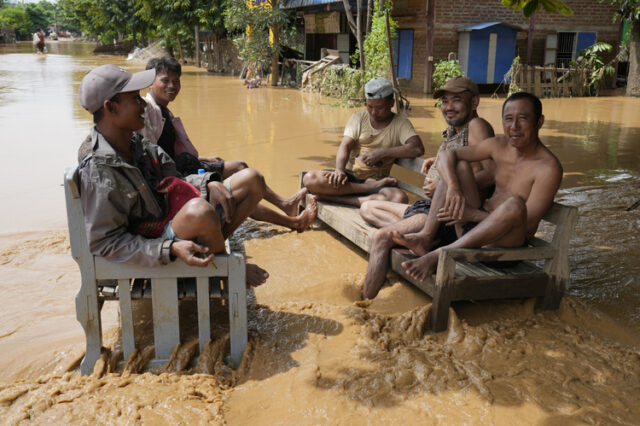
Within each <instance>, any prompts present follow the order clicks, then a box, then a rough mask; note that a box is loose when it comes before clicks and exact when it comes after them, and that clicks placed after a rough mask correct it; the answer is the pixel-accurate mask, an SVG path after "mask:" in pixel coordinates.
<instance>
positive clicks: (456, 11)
mask: <svg viewBox="0 0 640 426" xmlns="http://www.w3.org/2000/svg"><path fill="white" fill-rule="evenodd" d="M393 2H394V10H393V13H392V15H393V18H394V19H395V20H396V22H397V23H398V27H399V28H413V29H414V42H413V75H412V79H411V80H409V81H404V82H403V85H404V86H405V87H408V88H410V89H414V90H422V88H423V86H424V70H425V61H426V58H425V51H426V0H394V1H393ZM565 3H566V4H567V5H568V6H569V7H570V8H571V9H572V10H573V12H574V13H573V16H570V17H565V16H562V15H560V14H557V13H556V14H552V13H548V12H545V11H544V10H540V11H538V13H536V15H535V32H534V34H535V37H534V43H533V55H532V61H533V63H534V64H537V65H542V63H543V61H544V46H545V40H546V36H547V34H551V33H556V32H563V31H569V32H583V31H589V32H593V31H595V32H597V41H606V42H607V43H609V44H611V45H613V46H614V47H616V46H617V45H618V39H619V36H618V35H619V24H618V23H617V22H613V17H614V14H615V11H616V8H615V6H612V5H611V4H610V3H609V2H606V1H605V2H600V1H597V0H565ZM494 21H501V22H504V23H506V24H511V25H518V26H520V27H522V28H523V31H522V32H519V33H518V37H517V40H516V55H520V57H521V58H522V59H523V60H526V56H527V34H526V31H527V30H528V28H529V20H528V19H526V18H525V17H524V16H523V15H522V12H516V11H514V10H513V9H511V8H508V7H505V6H502V5H501V4H500V0H435V32H434V42H433V49H434V51H433V56H434V63H435V62H438V61H439V60H441V59H446V58H447V56H448V54H449V52H454V53H456V54H457V52H458V32H457V29H458V28H460V27H462V26H465V25H471V24H477V23H481V22H494Z"/></svg>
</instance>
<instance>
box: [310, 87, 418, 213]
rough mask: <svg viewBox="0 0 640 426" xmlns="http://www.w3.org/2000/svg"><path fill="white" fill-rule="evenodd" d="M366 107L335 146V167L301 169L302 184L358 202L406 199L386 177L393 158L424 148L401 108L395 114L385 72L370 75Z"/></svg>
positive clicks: (325, 196)
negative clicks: (303, 171)
mask: <svg viewBox="0 0 640 426" xmlns="http://www.w3.org/2000/svg"><path fill="white" fill-rule="evenodd" d="M364 92H365V98H366V104H367V109H366V110H361V111H356V112H355V113H354V114H353V116H352V117H351V118H350V119H349V122H348V123H347V126H346V128H345V130H344V137H343V138H342V142H341V143H340V147H339V148H338V154H337V156H336V168H335V170H315V171H310V172H308V173H307V174H305V175H304V178H303V180H302V183H303V185H304V186H305V187H306V188H308V189H309V192H311V193H313V194H316V195H318V196H319V198H320V199H322V200H327V201H335V202H338V203H343V204H350V205H353V206H360V205H361V204H362V203H363V202H364V201H367V200H389V201H395V202H398V203H406V202H407V200H408V198H407V195H406V194H405V193H404V192H402V190H401V189H399V188H393V186H396V185H397V184H398V181H397V180H396V179H395V178H391V177H389V172H390V171H391V166H392V165H393V162H394V161H395V159H396V158H414V157H419V156H421V155H422V154H423V153H424V146H423V145H422V141H421V140H420V136H418V134H417V133H416V132H415V130H414V129H413V126H412V125H411V122H410V121H409V120H408V119H407V118H406V117H405V116H404V115H402V114H394V113H393V112H392V111H391V108H392V107H393V104H394V100H393V94H394V90H393V86H392V85H391V82H390V81H389V80H387V79H386V78H382V77H376V78H373V79H371V80H370V81H369V82H368V83H367V84H366V85H365V88H364Z"/></svg>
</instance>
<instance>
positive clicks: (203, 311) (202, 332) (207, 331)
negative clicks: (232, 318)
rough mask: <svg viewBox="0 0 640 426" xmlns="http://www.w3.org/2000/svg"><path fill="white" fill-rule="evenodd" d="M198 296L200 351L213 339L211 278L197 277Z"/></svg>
mask: <svg viewBox="0 0 640 426" xmlns="http://www.w3.org/2000/svg"><path fill="white" fill-rule="evenodd" d="M197 286H198V288H197V291H196V294H197V297H198V340H199V342H200V353H202V350H203V349H204V345H206V344H207V342H208V341H209V340H211V323H210V313H209V278H208V277H198V279H197Z"/></svg>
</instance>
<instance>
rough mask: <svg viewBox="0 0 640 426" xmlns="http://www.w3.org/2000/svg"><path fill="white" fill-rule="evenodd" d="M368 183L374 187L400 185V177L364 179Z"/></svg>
mask: <svg viewBox="0 0 640 426" xmlns="http://www.w3.org/2000/svg"><path fill="white" fill-rule="evenodd" d="M364 183H366V184H370V185H372V186H373V188H372V189H376V188H382V187H383V186H398V179H396V178H394V177H386V178H382V179H373V178H369V179H366V180H365V181H364Z"/></svg>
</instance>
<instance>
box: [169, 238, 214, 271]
mask: <svg viewBox="0 0 640 426" xmlns="http://www.w3.org/2000/svg"><path fill="white" fill-rule="evenodd" d="M208 251H209V248H208V247H205V246H201V245H200V244H196V243H194V242H193V241H189V240H180V241H174V242H173V243H171V248H170V250H169V252H170V253H171V255H173V256H176V257H178V258H180V259H182V260H183V261H184V263H186V264H187V265H190V266H202V267H205V266H207V265H209V264H210V263H211V262H212V261H213V254H209V255H207V252H208Z"/></svg>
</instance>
